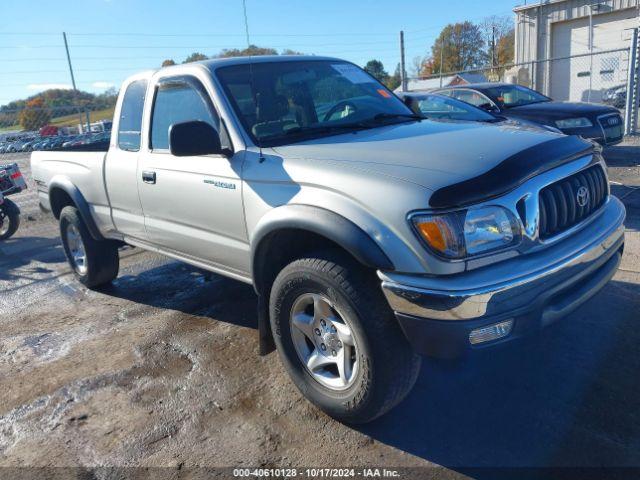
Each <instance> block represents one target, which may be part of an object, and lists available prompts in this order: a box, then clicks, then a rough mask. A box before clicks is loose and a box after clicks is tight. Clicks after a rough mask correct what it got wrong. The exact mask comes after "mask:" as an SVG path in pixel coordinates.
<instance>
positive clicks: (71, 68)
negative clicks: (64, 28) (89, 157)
mask: <svg viewBox="0 0 640 480" xmlns="http://www.w3.org/2000/svg"><path fill="white" fill-rule="evenodd" d="M62 38H63V39H64V49H65V50H66V52H67V63H69V73H70V74H71V85H72V86H73V91H74V92H75V93H76V100H77V99H78V95H77V94H78V88H77V87H76V78H75V76H74V75H73V66H72V65H71V55H70V54H69V43H67V33H66V32H62ZM85 115H86V117H87V132H90V131H91V121H90V120H89V112H88V111H87V110H85ZM80 123H81V124H82V115H81V116H80Z"/></svg>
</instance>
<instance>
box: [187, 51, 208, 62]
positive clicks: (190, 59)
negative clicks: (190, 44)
mask: <svg viewBox="0 0 640 480" xmlns="http://www.w3.org/2000/svg"><path fill="white" fill-rule="evenodd" d="M207 58H209V57H207V56H206V55H205V54H204V53H199V52H193V53H192V54H191V55H189V56H188V57H187V59H186V60H185V61H184V62H182V63H191V62H199V61H200V60H206V59H207Z"/></svg>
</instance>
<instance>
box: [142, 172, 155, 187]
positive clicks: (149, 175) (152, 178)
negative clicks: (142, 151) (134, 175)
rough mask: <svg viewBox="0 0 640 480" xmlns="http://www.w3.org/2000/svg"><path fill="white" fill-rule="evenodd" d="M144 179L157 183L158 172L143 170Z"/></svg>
mask: <svg viewBox="0 0 640 480" xmlns="http://www.w3.org/2000/svg"><path fill="white" fill-rule="evenodd" d="M142 181H143V182H144V183H150V184H152V185H153V184H155V183H156V172H142Z"/></svg>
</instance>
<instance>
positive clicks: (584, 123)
mask: <svg viewBox="0 0 640 480" xmlns="http://www.w3.org/2000/svg"><path fill="white" fill-rule="evenodd" d="M592 126H593V123H591V120H589V119H588V118H585V117H578V118H565V119H564V120H556V127H558V128H582V127H592Z"/></svg>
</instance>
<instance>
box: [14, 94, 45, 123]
mask: <svg viewBox="0 0 640 480" xmlns="http://www.w3.org/2000/svg"><path fill="white" fill-rule="evenodd" d="M49 120H51V111H50V110H49V109H48V108H47V107H46V106H45V104H44V100H43V99H42V97H36V98H34V99H32V100H29V101H28V102H27V104H26V105H25V107H24V108H23V109H22V111H21V112H20V114H19V115H18V121H19V122H20V125H21V126H22V128H24V129H25V130H37V129H39V128H40V127H44V126H45V125H46V124H48V123H49Z"/></svg>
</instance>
